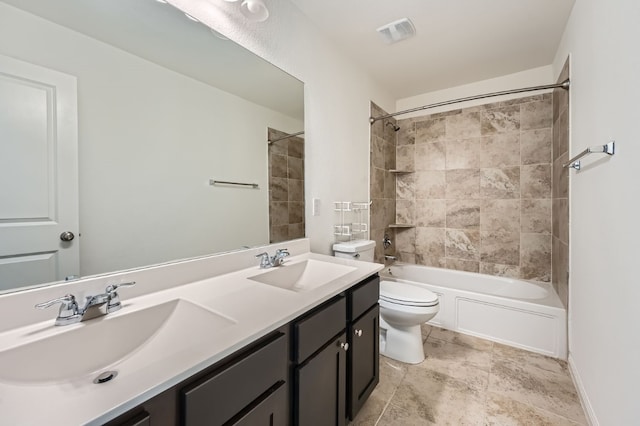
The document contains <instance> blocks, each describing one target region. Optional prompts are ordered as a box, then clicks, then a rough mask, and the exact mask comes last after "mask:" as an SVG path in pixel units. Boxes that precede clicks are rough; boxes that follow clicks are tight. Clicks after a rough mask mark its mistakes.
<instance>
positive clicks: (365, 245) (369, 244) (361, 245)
mask: <svg viewBox="0 0 640 426" xmlns="http://www.w3.org/2000/svg"><path fill="white" fill-rule="evenodd" d="M375 246H376V242H375V241H373V240H353V241H345V242H343V243H335V244H334V245H333V251H339V252H341V253H359V252H361V251H365V250H370V249H372V248H374V247H375Z"/></svg>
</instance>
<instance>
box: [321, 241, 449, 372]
mask: <svg viewBox="0 0 640 426" xmlns="http://www.w3.org/2000/svg"><path fill="white" fill-rule="evenodd" d="M375 246H376V243H375V241H370V240H354V241H348V242H344V243H336V244H334V245H333V250H334V254H335V256H336V257H345V258H350V259H357V260H363V261H366V262H373V252H374V249H375ZM439 309H440V305H439V301H438V295H437V294H435V293H433V292H431V291H429V290H427V289H426V288H423V287H419V286H417V285H412V284H408V283H402V282H395V281H382V282H380V353H381V354H382V355H384V356H386V357H389V358H392V359H395V360H398V361H401V362H406V363H408V364H418V363H420V362H422V361H423V360H424V358H425V357H424V348H423V346H422V332H421V330H420V325H421V324H422V323H425V322H427V321H429V320H430V319H431V318H433V317H434V316H436V314H437V313H438V310H439Z"/></svg>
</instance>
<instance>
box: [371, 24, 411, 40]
mask: <svg viewBox="0 0 640 426" xmlns="http://www.w3.org/2000/svg"><path fill="white" fill-rule="evenodd" d="M376 31H378V32H379V33H380V35H381V36H382V38H383V39H384V41H385V43H387V44H393V43H397V42H399V41H401V40H404V39H405V38H409V37H412V36H414V35H415V33H416V29H415V27H414V26H413V23H412V22H411V21H410V20H409V19H408V18H402V19H398V20H397V21H393V22H391V23H390V24H387V25H383V26H381V27H380V28H378V29H377V30H376Z"/></svg>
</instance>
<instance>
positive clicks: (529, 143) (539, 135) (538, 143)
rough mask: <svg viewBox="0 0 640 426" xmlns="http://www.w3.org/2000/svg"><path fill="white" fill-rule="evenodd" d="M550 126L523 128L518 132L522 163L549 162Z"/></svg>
mask: <svg viewBox="0 0 640 426" xmlns="http://www.w3.org/2000/svg"><path fill="white" fill-rule="evenodd" d="M552 137H553V132H552V131H551V128H545V129H534V130H523V131H522V132H521V133H520V145H521V157H522V164H542V163H550V162H551V142H552Z"/></svg>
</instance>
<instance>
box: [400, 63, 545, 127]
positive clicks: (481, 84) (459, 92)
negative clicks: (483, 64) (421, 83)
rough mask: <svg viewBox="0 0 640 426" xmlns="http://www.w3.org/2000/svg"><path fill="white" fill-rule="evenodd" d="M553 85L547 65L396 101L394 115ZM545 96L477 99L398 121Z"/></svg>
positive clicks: (416, 114) (406, 116)
mask: <svg viewBox="0 0 640 426" xmlns="http://www.w3.org/2000/svg"><path fill="white" fill-rule="evenodd" d="M555 82H556V77H555V74H554V73H553V67H552V66H551V65H547V66H544V67H539V68H533V69H530V70H526V71H521V72H517V73H514V74H508V75H504V76H502V77H496V78H491V79H489V80H481V81H477V82H475V83H470V84H465V85H462V86H456V87H451V88H448V89H443V90H437V91H434V92H428V93H422V94H419V95H416V96H411V97H408V98H403V99H398V100H397V101H396V109H395V110H396V111H404V110H408V109H412V108H419V107H421V106H423V105H430V104H434V103H438V102H445V101H450V100H453V99H460V98H466V97H469V96H475V95H483V94H487V93H495V92H502V91H505V90H512V89H521V88H524V87H533V86H542V85H546V84H553V83H555ZM540 93H545V92H540V91H537V92H526V93H516V94H512V95H502V96H496V97H492V98H486V99H479V100H475V101H467V102H461V103H457V104H452V105H445V106H441V107H437V108H430V109H427V110H422V111H418V112H413V113H409V114H403V115H400V116H398V117H397V118H399V119H406V118H411V117H421V116H424V115H427V114H434V113H437V112H443V111H451V110H454V109H460V108H469V107H472V106H476V105H484V104H486V103H490V102H500V101H506V100H508V99H516V98H521V97H523V96H527V95H538V94H540Z"/></svg>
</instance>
